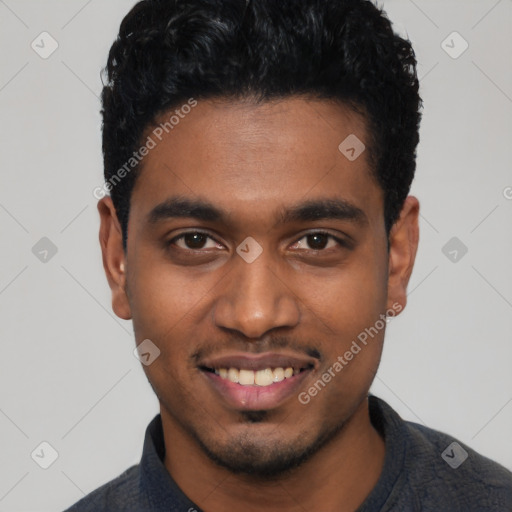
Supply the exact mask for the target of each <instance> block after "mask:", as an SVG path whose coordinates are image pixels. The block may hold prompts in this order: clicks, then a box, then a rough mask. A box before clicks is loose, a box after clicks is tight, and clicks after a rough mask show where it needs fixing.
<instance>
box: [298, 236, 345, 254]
mask: <svg viewBox="0 0 512 512" xmlns="http://www.w3.org/2000/svg"><path fill="white" fill-rule="evenodd" d="M303 240H306V242H303ZM340 243H341V241H340V240H339V239H337V238H336V237H335V236H333V235H330V234H329V233H310V234H309V235H306V236H303V237H302V238H301V239H300V240H298V241H297V242H295V244H294V245H295V246H299V248H305V249H308V247H305V246H306V245H309V250H314V251H322V250H324V249H331V248H332V247H336V245H338V244H340Z"/></svg>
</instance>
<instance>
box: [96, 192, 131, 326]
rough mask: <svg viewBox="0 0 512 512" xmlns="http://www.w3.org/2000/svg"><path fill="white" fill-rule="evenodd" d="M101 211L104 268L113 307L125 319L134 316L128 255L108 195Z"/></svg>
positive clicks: (101, 203) (99, 204)
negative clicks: (127, 276)
mask: <svg viewBox="0 0 512 512" xmlns="http://www.w3.org/2000/svg"><path fill="white" fill-rule="evenodd" d="M98 211H99V212H100V222H101V224H100V233H99V236H100V245H101V253H102V257H103V268H104V269H105V274H106V276H107V281H108V284H109V286H110V289H111V290H112V309H113V310H114V313H115V314H116V315H117V316H118V317H119V318H122V319H123V320H130V319H131V318H132V314H131V310H130V304H129V302H128V297H127V295H126V290H125V288H126V255H125V252H124V249H123V237H122V231H121V225H120V223H119V221H118V219H117V214H116V211H115V208H114V204H113V203H112V199H111V198H110V197H108V196H106V197H104V198H103V199H100V201H99V202H98Z"/></svg>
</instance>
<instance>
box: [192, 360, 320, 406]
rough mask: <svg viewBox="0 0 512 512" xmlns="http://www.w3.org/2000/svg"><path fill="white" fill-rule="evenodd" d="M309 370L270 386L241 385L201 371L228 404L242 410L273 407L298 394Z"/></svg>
mask: <svg viewBox="0 0 512 512" xmlns="http://www.w3.org/2000/svg"><path fill="white" fill-rule="evenodd" d="M310 372H311V370H310V369H308V370H303V371H302V372H300V373H299V374H297V375H294V376H293V377H289V378H287V379H284V380H282V381H281V382H274V383H273V384H270V386H257V385H252V386H242V385H241V384H237V383H235V382H231V381H230V380H227V379H223V378H222V377H220V376H219V375H217V374H215V373H212V372H208V371H202V373H203V375H205V377H206V378H207V379H208V382H209V383H210V385H211V386H212V387H213V388H214V390H215V391H216V392H217V393H218V394H219V395H220V396H221V397H222V398H223V399H224V401H226V402H227V403H228V405H229V406H231V407H232V408H234V409H239V410H244V411H262V410H266V409H275V408H276V407H278V406H279V405H281V404H282V403H283V402H284V401H285V400H286V399H288V398H290V396H293V395H296V396H298V391H299V387H300V386H301V384H302V382H303V381H304V379H305V378H306V377H307V376H308V375H309V373H310Z"/></svg>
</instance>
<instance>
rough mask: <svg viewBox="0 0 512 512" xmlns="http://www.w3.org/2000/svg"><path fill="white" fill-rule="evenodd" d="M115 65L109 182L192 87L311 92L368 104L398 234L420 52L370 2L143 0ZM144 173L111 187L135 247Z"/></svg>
mask: <svg viewBox="0 0 512 512" xmlns="http://www.w3.org/2000/svg"><path fill="white" fill-rule="evenodd" d="M104 71H106V77H107V81H106V83H105V85H104V88H103V92H102V115H103V156H104V174H105V181H106V182H108V181H109V180H111V179H112V177H113V176H114V174H115V173H116V171H117V170H118V169H120V168H121V167H122V166H123V164H125V163H126V162H127V161H128V160H129V159H130V158H131V157H132V155H133V153H134V151H135V150H136V149H137V148H138V147H140V146H141V139H142V137H143V134H144V133H145V130H146V129H147V128H148V127H150V126H151V125H152V124H154V123H155V121H156V119H157V118H158V117H159V116H160V115H162V114H164V113H165V112H167V111H169V110H170V109H172V108H174V107H176V106H178V105H180V104H182V103H185V102H187V100H189V99H190V98H191V97H193V98H196V99H208V98H226V99H228V100H229V99H233V100H236V99H247V98H252V99H253V100H254V101H256V102H263V101H269V100H272V99H279V98H286V97H290V96H294V95H304V96H307V97H310V98H316V99H327V100H334V101H338V102H340V103H343V104H346V105H349V106H350V107H351V108H353V109H355V110H356V111H358V112H360V113H363V114H364V117H365V120H366V123H367V126H368V131H369V133H370V141H367V142H369V144H367V149H368V153H369V156H370V160H371V162H372V163H371V174H372V176H373V177H374V178H375V179H376V181H377V183H378V184H379V186H380V187H381V189H382V191H383V196H384V222H385V227H386V231H387V233H388V234H389V231H390V229H391V227H392V225H393V224H394V223H395V221H396V220H397V218H398V216H399V214H400V210H401V208H402V206H403V203H404V201H405V198H406V197H407V194H408V193H409V190H410V186H411V182H412V180H413V177H414V172H415V168H416V147H417V144H418V142H419V124H420V119H421V114H420V109H421V105H422V102H421V98H420V96H419V92H418V91H419V83H418V79H417V74H416V59H415V54H414V51H413V49H412V46H411V44H410V41H408V40H405V39H403V38H401V37H399V36H398V35H397V34H395V33H394V32H393V29H392V26H391V22H390V21H389V20H388V18H387V17H386V14H385V13H384V11H383V10H382V9H380V8H378V7H376V6H375V5H374V4H372V3H371V2H370V1H369V0H279V1H276V0H142V1H140V2H138V3H137V4H136V5H135V6H134V7H133V8H132V10H131V11H130V12H129V13H128V14H127V15H126V17H125V18H124V20H123V21H122V23H121V27H120V30H119V34H118V37H117V39H116V40H115V42H114V43H113V45H112V47H111V49H110V53H109V56H108V63H107V66H106V68H105V70H104ZM137 174H138V173H137V168H135V170H134V171H133V172H131V173H129V174H127V175H126V176H125V177H124V179H123V180H121V181H119V183H117V184H116V186H115V187H110V188H109V190H110V191H111V193H110V195H111V197H112V201H113V203H114V206H115V209H116V213H117V215H118V218H119V221H120V224H121V227H122V230H123V244H124V247H125V249H126V239H127V228H128V217H129V211H130V196H131V192H132V190H133V186H134V184H135V181H136V179H137Z"/></svg>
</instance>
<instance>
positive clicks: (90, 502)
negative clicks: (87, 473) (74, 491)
mask: <svg viewBox="0 0 512 512" xmlns="http://www.w3.org/2000/svg"><path fill="white" fill-rule="evenodd" d="M139 499H140V494H139V464H136V465H134V466H132V467H130V468H128V469H127V470H126V471H124V472H123V473H121V474H120V475H119V476H118V477H116V478H114V479H113V480H111V481H110V482H107V483H106V484H103V485H102V486H101V487H98V488H97V489H96V490H94V491H92V492H91V493H90V494H88V495H87V496H85V497H83V498H82V499H81V500H80V501H78V502H77V503H75V504H74V505H72V506H71V507H70V508H68V509H66V510H65V511H64V512H111V511H113V510H116V511H122V510H126V511H128V510H133V506H134V505H137V504H138V503H139Z"/></svg>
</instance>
